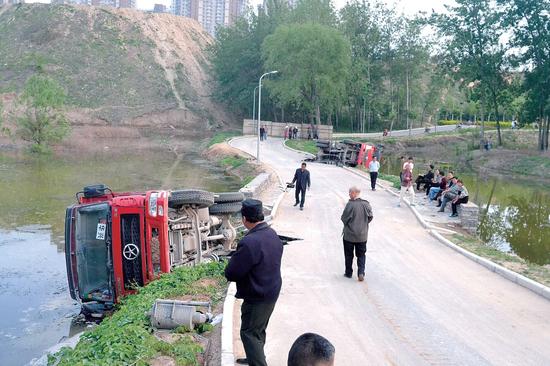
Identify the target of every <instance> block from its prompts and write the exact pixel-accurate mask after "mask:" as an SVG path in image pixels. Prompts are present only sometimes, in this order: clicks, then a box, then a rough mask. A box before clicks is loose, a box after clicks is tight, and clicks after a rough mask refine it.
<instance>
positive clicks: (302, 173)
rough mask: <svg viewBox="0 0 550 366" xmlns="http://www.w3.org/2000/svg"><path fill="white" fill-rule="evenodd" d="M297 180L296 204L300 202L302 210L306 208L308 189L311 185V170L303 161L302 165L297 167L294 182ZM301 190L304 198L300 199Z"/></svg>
mask: <svg viewBox="0 0 550 366" xmlns="http://www.w3.org/2000/svg"><path fill="white" fill-rule="evenodd" d="M294 182H296V193H295V197H296V203H295V204H294V206H298V203H299V204H300V210H303V209H304V202H305V201H306V189H308V188H309V187H311V179H310V178H309V170H307V169H306V163H302V167H301V168H299V169H296V172H295V173H294V178H293V179H292V183H294ZM300 192H301V193H302V199H301V200H300Z"/></svg>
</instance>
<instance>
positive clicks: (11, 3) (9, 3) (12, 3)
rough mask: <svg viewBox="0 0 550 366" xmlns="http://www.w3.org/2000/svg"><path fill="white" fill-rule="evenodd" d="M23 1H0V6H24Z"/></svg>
mask: <svg viewBox="0 0 550 366" xmlns="http://www.w3.org/2000/svg"><path fill="white" fill-rule="evenodd" d="M24 3H25V1H23V0H0V6H2V5H15V4H24Z"/></svg>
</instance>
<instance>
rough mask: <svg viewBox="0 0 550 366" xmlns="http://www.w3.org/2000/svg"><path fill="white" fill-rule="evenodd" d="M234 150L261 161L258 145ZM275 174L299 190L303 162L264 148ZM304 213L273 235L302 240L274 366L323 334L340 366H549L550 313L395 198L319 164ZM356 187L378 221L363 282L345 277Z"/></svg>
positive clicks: (287, 217) (275, 323)
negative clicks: (347, 223) (444, 240)
mask: <svg viewBox="0 0 550 366" xmlns="http://www.w3.org/2000/svg"><path fill="white" fill-rule="evenodd" d="M233 146H235V147H238V148H240V149H242V150H244V151H247V152H249V153H252V154H255V151H256V145H255V143H254V140H253V139H249V138H245V139H239V140H235V141H234V142H233ZM261 149H262V150H261V152H262V155H261V156H263V159H264V161H265V162H267V163H268V164H270V165H271V166H272V167H273V168H275V169H276V170H277V171H278V172H279V174H281V177H282V179H283V180H285V181H290V180H291V178H292V174H293V171H294V169H295V168H296V167H298V165H299V161H300V154H297V153H294V152H291V151H289V150H286V149H284V148H283V147H282V145H281V140H280V139H273V138H270V139H269V140H268V141H267V142H263V143H262V147H261ZM308 168H309V170H310V171H311V177H312V188H311V191H309V192H308V195H307V196H306V207H305V210H304V211H299V210H298V209H297V208H296V207H293V206H292V204H293V203H294V198H293V194H290V193H289V194H287V195H286V196H285V198H284V199H283V201H282V203H281V206H280V211H279V213H278V215H277V218H276V220H275V224H274V226H275V228H276V229H277V230H278V231H279V232H280V233H284V234H290V235H296V236H299V237H302V238H304V241H302V242H296V243H294V244H291V245H289V246H287V247H285V253H284V257H283V268H282V272H283V289H282V292H281V296H280V299H279V302H278V303H277V306H276V308H275V312H274V314H273V317H272V319H271V323H270V325H269V328H268V336H267V339H268V341H267V345H266V354H267V357H268V363H269V364H270V365H274V366H278V365H284V364H286V355H287V352H288V350H289V349H290V345H291V344H292V342H293V341H294V339H295V338H296V337H297V336H299V335H300V334H302V333H304V332H317V333H319V334H322V335H324V336H326V337H327V338H329V339H330V340H331V341H332V342H333V343H334V345H335V347H336V352H337V356H336V365H341V366H351V365H358V366H363V365H550V301H547V300H545V299H544V298H542V297H539V296H538V295H535V294H533V293H532V292H530V291H528V290H526V289H524V288H523V287H520V286H518V285H515V284H513V283H511V282H509V281H507V280H505V279H503V278H502V277H500V276H498V275H496V274H494V273H493V272H490V271H488V270H487V269H485V268H484V267H481V266H480V265H478V264H476V263H474V262H472V261H470V260H468V259H466V258H465V257H463V256H462V255H460V254H458V253H456V252H455V251H453V250H451V249H449V248H447V247H445V246H444V245H442V244H440V243H439V242H438V241H436V240H435V239H434V238H432V237H431V236H430V235H429V234H428V233H427V232H426V231H425V230H424V229H422V227H421V226H420V225H419V224H418V222H417V221H416V219H415V217H414V216H413V214H412V212H411V211H410V210H409V209H408V208H407V207H402V208H397V207H396V198H395V197H393V196H391V195H390V194H389V193H387V192H385V191H382V190H377V191H376V192H371V191H370V190H367V186H369V183H368V182H367V181H365V180H363V179H362V178H359V177H357V176H355V175H353V174H351V173H349V172H347V171H345V170H343V169H341V168H337V167H334V166H329V165H322V164H314V163H311V164H309V166H308ZM351 185H358V186H360V187H362V188H364V191H363V197H364V198H367V199H368V200H369V201H370V202H371V204H372V207H373V210H374V220H373V222H372V224H371V227H370V233H369V242H368V251H367V270H366V280H365V282H362V283H360V282H358V281H357V280H356V279H355V278H354V279H353V280H350V279H347V278H344V277H343V272H344V263H343V261H344V258H343V248H342V242H341V235H340V233H341V231H342V225H341V222H340V214H341V212H342V209H343V207H344V205H345V203H346V201H347V199H348V197H347V190H348V188H349V187H350V186H351Z"/></svg>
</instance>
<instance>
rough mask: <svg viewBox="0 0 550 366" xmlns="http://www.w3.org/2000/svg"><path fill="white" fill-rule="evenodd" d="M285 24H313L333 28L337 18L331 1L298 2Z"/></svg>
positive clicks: (301, 0) (304, 0)
mask: <svg viewBox="0 0 550 366" xmlns="http://www.w3.org/2000/svg"><path fill="white" fill-rule="evenodd" d="M287 23H290V24H292V23H315V24H321V25H326V26H327V27H332V28H334V27H336V24H337V18H336V14H335V12H334V8H333V7H332V2H331V0H299V1H298V3H297V4H296V7H295V8H294V9H293V10H292V11H291V12H290V13H289V15H288V19H287Z"/></svg>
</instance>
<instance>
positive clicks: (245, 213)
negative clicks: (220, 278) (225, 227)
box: [225, 198, 283, 366]
mask: <svg viewBox="0 0 550 366" xmlns="http://www.w3.org/2000/svg"><path fill="white" fill-rule="evenodd" d="M241 215H242V222H243V225H244V227H246V228H247V229H248V232H247V233H246V235H245V236H244V237H243V238H242V239H241V241H240V242H239V244H238V246H237V251H236V252H235V253H234V254H233V255H232V256H231V259H230V260H229V263H228V264H227V267H226V268H225V277H226V278H227V280H228V281H232V282H236V283H237V294H236V295H235V297H237V298H238V299H243V300H244V301H243V304H242V306H241V332H240V335H241V340H242V342H243V346H244V351H245V353H246V359H237V360H236V362H237V363H238V364H244V365H251V366H267V362H266V359H265V354H264V346H265V342H266V328H267V325H268V323H269V318H270V317H271V314H272V313H273V309H274V308H275V303H276V302H277V299H278V298H279V292H280V291H281V286H282V278H281V258H282V255H283V243H282V242H281V239H279V237H278V236H277V233H276V232H275V230H273V229H272V228H270V227H269V226H268V225H267V224H266V223H265V222H264V214H263V208H262V201H258V200H255V199H251V198H247V199H246V200H244V201H243V202H242V208H241Z"/></svg>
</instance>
